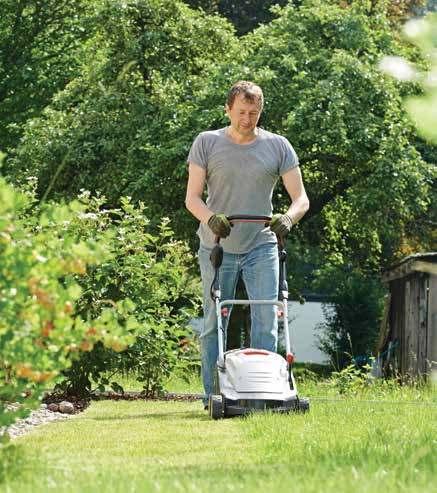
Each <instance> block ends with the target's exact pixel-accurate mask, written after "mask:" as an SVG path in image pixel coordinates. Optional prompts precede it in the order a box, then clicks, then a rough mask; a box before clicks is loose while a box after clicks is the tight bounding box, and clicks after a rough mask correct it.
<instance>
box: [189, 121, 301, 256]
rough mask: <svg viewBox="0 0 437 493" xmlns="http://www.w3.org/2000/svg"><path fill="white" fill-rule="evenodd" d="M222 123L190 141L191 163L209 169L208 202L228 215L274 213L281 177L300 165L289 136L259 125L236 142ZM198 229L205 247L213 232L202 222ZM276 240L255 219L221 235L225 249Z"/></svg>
mask: <svg viewBox="0 0 437 493" xmlns="http://www.w3.org/2000/svg"><path fill="white" fill-rule="evenodd" d="M225 130H226V129H224V128H221V129H219V130H213V131H207V132H202V133H201V134H199V135H198V136H197V138H196V139H195V141H194V142H193V145H192V146H191V149H190V153H189V155H188V162H189V163H192V164H195V165H197V166H200V167H202V168H204V169H205V170H206V184H207V189H208V197H207V200H206V205H207V207H208V208H209V209H210V210H211V211H213V212H215V213H224V214H226V215H227V216H231V215H236V214H251V215H258V216H271V214H272V195H273V189H274V187H275V185H276V182H277V181H278V178H279V176H282V175H283V174H284V173H285V172H287V171H289V170H290V169H292V168H295V167H296V166H298V165H299V161H298V158H297V155H296V153H295V151H294V149H293V147H292V146H291V144H290V142H288V140H287V139H286V138H285V137H281V136H280V135H277V134H274V133H271V132H267V131H266V130H263V129H261V128H259V129H258V130H259V132H258V135H257V137H256V139H255V140H254V141H253V142H251V143H250V144H236V143H235V142H233V141H232V140H231V139H230V138H229V137H228V136H227V135H226V133H225ZM197 234H198V235H199V238H200V243H201V244H202V245H204V246H206V247H207V248H212V247H213V245H214V234H213V233H212V231H211V230H210V229H209V227H208V226H207V225H206V224H200V226H199V229H198V231H197ZM270 242H276V237H275V235H274V234H273V233H272V232H271V231H270V228H268V227H265V226H264V225H263V224H257V223H236V224H235V225H234V227H233V228H232V230H231V234H230V235H229V236H228V237H227V238H226V239H224V240H221V244H222V245H223V249H224V251H225V252H230V253H246V252H248V251H250V250H252V249H253V248H254V247H256V246H258V245H260V244H262V243H270Z"/></svg>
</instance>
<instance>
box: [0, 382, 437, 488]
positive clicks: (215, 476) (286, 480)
mask: <svg viewBox="0 0 437 493" xmlns="http://www.w3.org/2000/svg"><path fill="white" fill-rule="evenodd" d="M329 389H331V390H329ZM306 390H307V392H308V393H311V394H312V395H313V400H312V409H311V412H310V413H309V414H306V415H281V416H279V415H272V414H262V415H254V416H251V417H248V418H236V419H227V420H223V421H211V420H210V419H209V418H208V416H207V414H206V412H205V411H203V409H202V407H201V405H200V402H163V401H146V402H144V401H99V402H93V403H92V405H91V406H90V407H89V408H88V409H87V410H86V411H85V412H84V413H82V414H80V415H77V416H75V417H73V418H72V419H70V420H67V421H62V422H56V423H51V424H49V425H45V426H42V427H39V428H37V429H35V430H34V431H33V432H32V433H30V434H28V435H27V436H25V437H22V438H19V439H18V440H17V441H16V443H17V447H18V450H17V452H19V453H17V457H18V458H17V461H16V463H15V466H14V467H12V468H10V469H9V473H8V476H7V477H6V480H5V482H4V483H3V484H1V485H0V491H2V492H3V491H4V492H11V493H22V492H29V493H30V492H32V493H39V492H47V491H56V492H57V493H61V492H81V493H82V492H83V493H86V492H185V491H186V492H211V493H214V492H220V493H221V492H228V491H229V492H265V491H270V492H273V491H286V492H306V493H307V492H308V493H310V492H323V493H329V492H335V493H342V492H345V493H346V492H348V493H349V492H352V491H353V492H369V493H370V492H372V493H373V492H374V491H376V490H378V491H384V492H385V493H388V492H417V493H419V492H420V493H426V492H430V493H431V492H434V491H437V460H436V457H437V453H436V452H437V429H436V426H437V419H436V418H437V402H436V396H435V394H433V393H431V392H430V391H425V390H420V389H403V390H399V389H389V390H387V389H385V391H384V392H385V393H382V392H381V389H379V390H378V391H375V390H370V391H368V392H361V393H355V395H349V396H346V397H345V396H343V397H342V396H340V395H339V394H338V392H337V394H335V392H334V390H333V388H332V385H327V384H319V385H316V384H314V383H313V384H312V385H310V386H308V387H307V389H306Z"/></svg>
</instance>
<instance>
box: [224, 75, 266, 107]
mask: <svg viewBox="0 0 437 493" xmlns="http://www.w3.org/2000/svg"><path fill="white" fill-rule="evenodd" d="M240 94H241V95H242V96H243V98H244V99H245V100H246V101H249V103H255V104H256V105H258V107H259V109H260V110H262V109H263V106H264V96H263V92H262V89H261V87H259V86H257V85H256V84H254V83H253V82H249V81H247V80H239V81H238V82H236V83H235V84H234V85H233V86H232V87H231V89H230V90H229V92H228V98H227V100H226V103H227V105H228V106H229V108H232V105H233V104H234V101H235V98H236V97H237V96H239V95H240Z"/></svg>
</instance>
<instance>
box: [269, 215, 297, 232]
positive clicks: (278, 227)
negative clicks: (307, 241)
mask: <svg viewBox="0 0 437 493" xmlns="http://www.w3.org/2000/svg"><path fill="white" fill-rule="evenodd" d="M292 227H293V221H292V220H291V217H290V216H289V215H288V214H274V215H273V217H272V220H271V221H270V229H271V230H272V231H273V233H275V235H277V236H280V237H281V238H285V237H286V236H287V235H288V233H289V232H290V231H291V228H292Z"/></svg>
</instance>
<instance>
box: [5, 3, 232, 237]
mask: <svg viewBox="0 0 437 493" xmlns="http://www.w3.org/2000/svg"><path fill="white" fill-rule="evenodd" d="M96 22H98V25H99V30H98V32H97V34H96V36H95V38H94V39H93V41H92V42H91V43H90V45H89V51H88V53H87V55H86V58H87V60H88V64H87V65H86V66H85V67H84V69H83V73H82V74H81V76H80V77H78V78H76V79H75V80H73V81H72V82H71V83H70V84H69V85H68V87H67V88H66V89H65V90H64V91H63V92H61V93H60V94H59V95H58V96H57V97H56V98H55V99H54V101H53V104H52V105H51V106H50V107H49V108H47V109H46V110H45V111H44V112H43V114H42V116H41V117H40V118H38V119H35V120H32V121H30V122H29V123H28V125H27V126H26V134H25V136H24V138H23V141H22V144H21V145H20V147H19V148H18V150H17V152H16V154H15V157H14V159H13V160H12V161H11V162H10V163H9V164H10V167H9V169H8V173H9V174H11V175H14V176H15V177H16V178H17V179H19V178H20V177H21V176H23V175H26V174H27V175H28V174H35V175H37V176H38V180H39V192H40V194H41V195H44V194H45V193H46V192H47V191H48V189H50V191H51V192H56V193H57V195H58V196H59V195H61V196H74V195H75V194H76V193H78V192H79V191H80V189H82V188H85V189H88V190H91V191H96V190H99V191H101V192H102V193H103V194H104V195H105V196H106V197H107V199H108V202H109V204H110V205H111V204H112V205H113V204H116V203H117V201H118V200H119V197H120V196H122V195H130V196H132V197H133V198H134V200H144V201H145V203H146V205H147V207H148V208H149V210H150V211H151V215H152V216H153V217H155V218H158V220H159V218H161V217H162V216H163V215H167V216H169V217H171V218H174V219H175V220H174V224H175V227H176V228H178V231H183V230H184V224H186V223H187V214H186V213H185V211H183V210H181V204H182V203H183V193H184V192H183V190H184V181H185V176H186V175H185V173H186V164H185V159H186V155H187V154H188V150H189V146H190V142H191V140H192V139H193V137H194V135H195V133H196V130H197V129H199V130H200V129H204V128H208V127H209V126H210V125H211V121H214V120H218V119H223V109H222V108H223V106H222V107H221V108H218V107H217V105H215V106H212V105H211V104H209V103H208V102H207V104H206V105H205V106H204V107H203V108H202V109H201V110H200V109H199V110H198V111H194V110H195V109H196V108H198V105H197V101H196V100H197V99H198V98H199V94H201V95H207V97H211V94H212V92H213V91H215V92H216V93H217V98H218V100H220V101H221V104H222V105H223V101H224V98H225V94H224V93H220V86H219V87H218V89H217V87H214V84H216V82H217V81H216V79H215V77H213V76H212V75H211V74H212V73H214V71H216V70H217V68H216V62H217V60H221V61H222V63H226V61H228V60H229V61H230V63H231V64H232V58H233V54H235V53H236V44H235V38H234V36H233V33H232V29H231V27H230V25H229V24H228V23H227V22H226V21H225V20H223V19H220V18H219V17H216V16H214V17H209V16H206V15H205V14H202V13H200V12H195V11H192V10H190V9H189V8H188V7H186V6H185V5H184V4H182V3H175V2H172V1H169V0H147V1H144V2H141V3H139V2H136V1H130V2H127V3H126V2H118V1H115V2H113V1H111V2H109V1H108V2H104V3H103V5H102V8H101V10H100V11H99V13H98V16H97V21H96ZM120 26H123V29H120ZM223 77H226V74H223ZM209 108H212V109H209ZM26 170H28V171H26ZM52 195H53V193H52ZM179 222H181V226H179V225H178V223H179ZM182 223H183V224H182ZM190 224H192V223H190Z"/></svg>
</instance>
